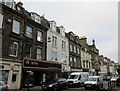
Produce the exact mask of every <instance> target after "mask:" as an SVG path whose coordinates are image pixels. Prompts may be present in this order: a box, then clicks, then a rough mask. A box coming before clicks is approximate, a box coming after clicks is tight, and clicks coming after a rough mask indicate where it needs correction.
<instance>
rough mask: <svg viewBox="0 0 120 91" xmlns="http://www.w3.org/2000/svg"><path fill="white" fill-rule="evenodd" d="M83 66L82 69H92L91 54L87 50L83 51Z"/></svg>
mask: <svg viewBox="0 0 120 91" xmlns="http://www.w3.org/2000/svg"><path fill="white" fill-rule="evenodd" d="M81 64H82V68H89V69H90V68H92V62H91V54H90V53H88V52H87V49H86V48H85V50H81Z"/></svg>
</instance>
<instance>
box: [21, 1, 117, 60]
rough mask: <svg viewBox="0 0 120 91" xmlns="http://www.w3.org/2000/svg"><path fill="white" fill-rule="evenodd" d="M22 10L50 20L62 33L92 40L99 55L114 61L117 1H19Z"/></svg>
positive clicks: (90, 41) (115, 56)
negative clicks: (21, 3) (63, 30)
mask: <svg viewBox="0 0 120 91" xmlns="http://www.w3.org/2000/svg"><path fill="white" fill-rule="evenodd" d="M21 1H22V2H23V5H24V7H25V9H26V10H28V11H29V12H36V13H38V14H39V15H41V16H42V15H43V14H44V16H45V18H46V19H48V20H50V21H51V20H54V21H56V23H57V26H60V25H63V26H64V27H65V29H66V32H69V31H73V32H74V33H75V34H77V35H78V36H80V37H82V36H86V37H87V42H88V44H92V39H95V43H96V47H97V48H98V49H99V52H100V55H103V56H104V57H108V58H110V59H111V60H113V61H115V62H117V61H118V2H117V1H118V0H79V2H78V0H74V1H73V0H70V1H69V0H62V1H55V0H52V1H51V0H44V1H42V0H29V2H28V1H27V0H21Z"/></svg>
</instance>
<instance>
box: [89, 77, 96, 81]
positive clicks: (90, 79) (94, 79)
mask: <svg viewBox="0 0 120 91" xmlns="http://www.w3.org/2000/svg"><path fill="white" fill-rule="evenodd" d="M88 81H97V78H94V77H90V78H88Z"/></svg>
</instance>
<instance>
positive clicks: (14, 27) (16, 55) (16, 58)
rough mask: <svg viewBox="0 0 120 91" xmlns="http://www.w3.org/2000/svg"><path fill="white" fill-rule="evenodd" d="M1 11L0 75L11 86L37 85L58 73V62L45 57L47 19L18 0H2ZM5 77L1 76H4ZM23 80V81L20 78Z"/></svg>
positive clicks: (12, 87)
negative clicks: (17, 0)
mask: <svg viewBox="0 0 120 91" xmlns="http://www.w3.org/2000/svg"><path fill="white" fill-rule="evenodd" d="M0 5H1V6H2V12H0V18H1V17H2V18H1V22H0V29H1V30H0V32H1V37H0V38H1V44H2V48H1V51H2V52H1V53H2V54H1V58H0V59H1V60H0V67H1V69H0V70H1V71H0V74H1V75H2V76H1V79H3V80H4V81H5V82H6V83H7V84H8V85H9V86H10V89H19V88H21V87H24V86H26V81H28V80H29V84H30V85H31V86H38V85H40V84H41V82H42V81H47V80H50V79H51V73H53V72H54V73H58V72H61V64H60V63H57V62H51V61H47V60H46V55H47V54H46V51H47V50H46V49H47V43H46V42H47V30H48V29H49V22H48V21H47V20H46V19H45V18H44V17H43V16H40V15H39V14H37V13H35V12H28V11H27V10H25V9H24V7H23V4H22V3H21V2H18V3H15V2H14V1H13V2H2V3H0ZM3 77H4V78H3ZM21 79H22V80H21Z"/></svg>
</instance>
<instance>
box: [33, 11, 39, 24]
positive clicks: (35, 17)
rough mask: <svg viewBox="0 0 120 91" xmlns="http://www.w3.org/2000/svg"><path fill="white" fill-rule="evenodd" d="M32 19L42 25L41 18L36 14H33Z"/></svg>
mask: <svg viewBox="0 0 120 91" xmlns="http://www.w3.org/2000/svg"><path fill="white" fill-rule="evenodd" d="M31 18H32V19H33V20H34V21H35V22H38V23H41V19H40V16H39V15H38V14H36V13H34V12H31Z"/></svg>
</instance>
